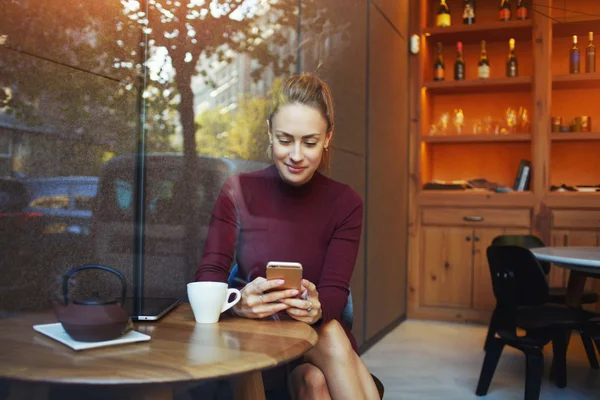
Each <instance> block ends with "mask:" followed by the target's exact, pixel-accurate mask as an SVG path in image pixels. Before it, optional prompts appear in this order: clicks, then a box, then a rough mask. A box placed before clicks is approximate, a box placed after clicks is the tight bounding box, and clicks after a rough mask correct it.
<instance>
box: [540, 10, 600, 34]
mask: <svg viewBox="0 0 600 400" xmlns="http://www.w3.org/2000/svg"><path fill="white" fill-rule="evenodd" d="M599 26H600V18H595V17H592V16H587V15H581V16H576V17H569V18H565V19H558V21H553V23H552V36H553V37H568V36H572V35H577V36H579V37H582V38H584V39H585V38H587V34H588V32H595V33H600V30H599V29H598V27H599Z"/></svg>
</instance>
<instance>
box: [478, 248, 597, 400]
mask: <svg viewBox="0 0 600 400" xmlns="http://www.w3.org/2000/svg"><path fill="white" fill-rule="evenodd" d="M487 258H488V263H489V266H490V272H491V276H492V286H493V290H494V296H495V297H496V302H497V305H496V311H495V314H496V321H495V323H496V332H495V333H496V335H497V337H496V336H494V337H492V338H491V339H490V341H489V344H488V349H487V352H486V354H485V359H484V362H483V367H482V369H481V375H480V377H479V382H478V384H477V390H476V394H477V395H478V396H485V395H486V394H487V391H488V389H489V386H490V383H491V381H492V378H493V375H494V371H495V370H496V366H497V365H498V360H499V359H500V355H501V353H502V349H503V348H504V346H506V345H508V346H511V347H514V348H516V349H519V350H521V351H522V352H523V353H525V357H526V362H527V367H526V376H525V399H526V400H537V399H538V398H539V394H540V387H541V383H542V376H543V372H544V371H543V370H544V354H543V348H544V346H545V345H546V344H548V343H549V342H550V341H552V348H553V352H554V359H553V368H554V379H555V382H556V385H557V386H558V387H561V388H563V387H565V386H566V385H567V373H566V355H567V354H566V352H567V335H568V333H569V332H570V330H571V329H579V328H580V327H581V326H583V325H585V322H586V321H587V320H588V319H589V318H591V316H592V315H591V313H587V312H585V311H583V310H581V309H575V308H570V307H567V306H565V305H560V304H553V303H548V300H549V288H548V283H547V282H546V279H545V274H544V272H543V270H542V267H541V266H540V264H539V262H538V261H537V259H536V258H535V256H534V255H533V254H532V253H531V251H529V250H528V249H525V248H523V247H520V246H490V247H488V249H487ZM517 328H520V329H523V330H524V331H525V335H524V336H519V335H518V334H517Z"/></svg>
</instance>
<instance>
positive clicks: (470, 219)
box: [463, 216, 483, 222]
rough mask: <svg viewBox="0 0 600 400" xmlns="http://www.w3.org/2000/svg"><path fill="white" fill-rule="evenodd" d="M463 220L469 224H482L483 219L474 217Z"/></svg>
mask: <svg viewBox="0 0 600 400" xmlns="http://www.w3.org/2000/svg"><path fill="white" fill-rule="evenodd" d="M463 219H464V220H465V221H469V222H482V221H483V217H476V216H471V217H463Z"/></svg>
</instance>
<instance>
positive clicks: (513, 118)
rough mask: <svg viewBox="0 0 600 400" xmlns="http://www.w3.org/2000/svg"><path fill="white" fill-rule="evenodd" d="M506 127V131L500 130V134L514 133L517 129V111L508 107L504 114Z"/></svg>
mask: <svg viewBox="0 0 600 400" xmlns="http://www.w3.org/2000/svg"><path fill="white" fill-rule="evenodd" d="M505 118H506V126H507V128H508V129H502V132H501V133H502V134H508V133H515V131H516V128H517V110H515V109H513V108H512V107H508V108H507V109H506V113H505Z"/></svg>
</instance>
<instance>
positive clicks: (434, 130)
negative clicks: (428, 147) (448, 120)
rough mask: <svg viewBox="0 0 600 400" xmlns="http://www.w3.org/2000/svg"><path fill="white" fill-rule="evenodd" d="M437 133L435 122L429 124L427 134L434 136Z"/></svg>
mask: <svg viewBox="0 0 600 400" xmlns="http://www.w3.org/2000/svg"><path fill="white" fill-rule="evenodd" d="M437 134H438V128H437V125H436V124H431V126H430V127H429V136H436V135H437Z"/></svg>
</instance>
